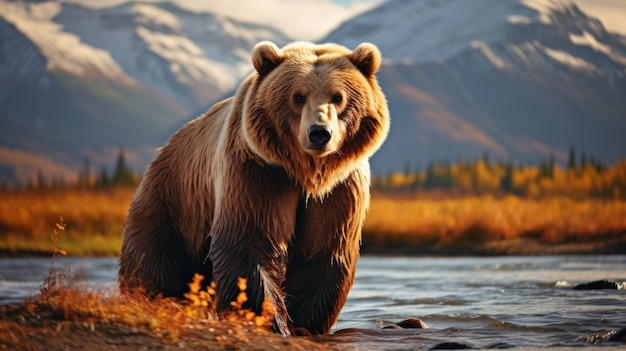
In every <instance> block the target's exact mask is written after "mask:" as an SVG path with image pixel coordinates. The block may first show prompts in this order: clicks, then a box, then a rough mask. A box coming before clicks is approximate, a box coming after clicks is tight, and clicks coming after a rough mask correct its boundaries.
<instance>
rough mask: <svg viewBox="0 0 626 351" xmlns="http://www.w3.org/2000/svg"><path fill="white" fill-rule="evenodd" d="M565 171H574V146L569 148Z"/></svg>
mask: <svg viewBox="0 0 626 351" xmlns="http://www.w3.org/2000/svg"><path fill="white" fill-rule="evenodd" d="M567 169H568V170H575V169H576V149H575V148H574V145H572V146H570V148H569V158H568V161H567Z"/></svg>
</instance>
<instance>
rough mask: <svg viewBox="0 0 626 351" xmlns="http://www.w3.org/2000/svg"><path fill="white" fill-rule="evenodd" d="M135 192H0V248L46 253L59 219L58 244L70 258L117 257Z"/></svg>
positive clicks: (112, 190) (111, 190) (12, 250)
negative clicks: (61, 225) (62, 225)
mask: <svg viewBox="0 0 626 351" xmlns="http://www.w3.org/2000/svg"><path fill="white" fill-rule="evenodd" d="M133 193H134V189H130V188H115V189H110V190H103V191H95V190H91V191H79V190H71V189H67V190H50V191H41V192H35V191H12V192H4V193H0V238H1V239H2V241H1V244H0V250H2V251H3V252H4V253H5V254H11V253H20V252H25V253H48V252H50V244H49V241H48V240H46V239H47V237H48V235H49V233H50V228H51V224H52V223H56V222H57V220H58V218H59V217H63V218H64V220H65V223H66V224H67V232H66V234H65V235H64V236H63V237H62V238H61V246H63V247H64V248H65V249H67V250H68V251H69V252H71V253H72V254H74V255H79V256H80V255H99V256H102V255H106V256H115V255H118V254H119V251H120V248H121V245H122V237H121V233H122V228H123V223H124V219H125V218H126V211H127V209H128V206H129V205H130V201H131V198H132V195H133Z"/></svg>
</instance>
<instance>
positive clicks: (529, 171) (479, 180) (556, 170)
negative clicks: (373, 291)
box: [0, 147, 626, 200]
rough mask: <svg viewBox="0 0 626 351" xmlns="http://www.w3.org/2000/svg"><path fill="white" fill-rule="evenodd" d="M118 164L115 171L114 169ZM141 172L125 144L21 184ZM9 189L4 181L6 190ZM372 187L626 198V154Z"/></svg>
mask: <svg viewBox="0 0 626 351" xmlns="http://www.w3.org/2000/svg"><path fill="white" fill-rule="evenodd" d="M108 169H112V171H108ZM140 180H141V175H140V174H139V173H136V172H133V171H132V170H131V168H130V167H129V166H128V164H127V162H126V159H125V156H124V150H123V149H120V150H119V152H118V155H117V158H116V161H115V164H114V165H113V167H111V168H108V167H106V166H102V168H101V169H100V170H95V169H94V168H93V166H92V164H91V162H90V160H89V159H88V158H86V159H85V160H84V162H83V166H82V167H81V169H80V170H79V171H78V178H77V180H76V181H74V182H67V181H65V180H63V179H56V178H54V177H50V176H49V175H47V174H45V173H44V172H42V171H40V172H39V173H38V175H37V178H36V179H33V180H31V181H29V182H28V183H27V184H25V185H24V186H22V187H21V188H25V189H27V190H33V191H37V190H50V189H52V190H54V189H79V190H90V189H95V190H99V189H107V188H111V187H120V186H121V187H135V186H137V185H138V184H139V181H140ZM1 188H4V189H5V190H7V189H9V187H7V186H6V185H2V184H0V189H1ZM372 189H373V190H374V191H375V192H378V193H387V194H401V193H413V192H420V191H424V192H432V191H434V192H441V193H443V194H446V195H458V196H464V195H509V194H510V195H517V196H520V197H530V198H545V197H551V196H564V197H569V198H574V199H576V198H589V197H593V198H604V199H616V200H617V199H626V159H624V160H621V161H619V162H617V163H615V164H614V165H611V166H609V165H606V164H604V163H603V162H601V161H600V160H599V159H597V158H594V157H587V155H586V154H585V153H584V152H583V153H582V154H581V155H580V157H578V155H577V154H576V151H575V149H574V147H571V148H570V152H569V159H568V162H567V164H566V165H563V166H562V165H558V164H557V163H556V161H555V158H554V157H549V158H547V159H546V160H544V161H543V162H542V163H541V164H539V165H522V164H518V163H516V162H514V161H496V162H491V161H490V159H489V156H488V155H485V156H483V157H482V158H480V159H476V160H474V161H464V160H459V161H457V162H454V163H453V162H448V161H440V162H429V163H428V165H427V166H426V167H425V168H421V169H420V168H419V167H415V168H414V167H411V165H410V164H408V163H407V165H406V166H405V169H404V170H403V171H392V172H389V173H387V174H374V175H373V176H372Z"/></svg>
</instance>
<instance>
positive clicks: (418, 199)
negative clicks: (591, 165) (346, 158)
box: [0, 187, 626, 257]
mask: <svg viewBox="0 0 626 351" xmlns="http://www.w3.org/2000/svg"><path fill="white" fill-rule="evenodd" d="M133 193H134V188H132V187H113V188H107V189H99V190H94V189H89V190H85V189H82V190H81V189H73V188H66V189H57V190H5V191H0V257H18V256H48V255H49V253H50V241H49V240H48V238H49V236H50V233H51V230H52V229H53V228H54V224H55V223H57V221H58V220H59V217H62V218H63V219H64V222H65V223H66V224H67V230H66V231H65V232H64V234H63V236H62V237H61V238H60V239H59V240H60V241H59V245H60V247H62V248H63V249H65V250H67V251H68V252H69V253H70V254H71V255H74V256H110V257H113V256H118V255H119V250H120V248H121V243H122V238H121V233H122V228H123V223H124V218H125V215H126V211H127V209H128V206H129V204H130V201H131V198H132V195H133ZM625 234H626V201H625V200H623V199H612V198H611V199H606V198H571V197H565V196H549V197H545V198H528V197H521V196H517V195H513V194H501V195H493V194H482V195H476V194H473V195H467V194H461V195H459V194H455V195H451V194H450V193H449V192H442V191H417V192H407V191H401V192H380V191H374V192H373V195H372V203H371V208H370V211H369V214H368V217H367V221H366V223H365V227H364V230H363V245H362V253H363V254H383V255H384V254H390V255H393V254H421V255H512V254H515V255H546V254H612V253H626V235H625Z"/></svg>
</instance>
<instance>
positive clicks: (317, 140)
mask: <svg viewBox="0 0 626 351" xmlns="http://www.w3.org/2000/svg"><path fill="white" fill-rule="evenodd" d="M330 135H331V131H330V128H328V127H327V126H324V125H317V124H316V125H313V126H311V127H310V128H309V141H310V142H311V144H313V146H314V147H321V146H324V145H326V143H328V141H329V140H330Z"/></svg>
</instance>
